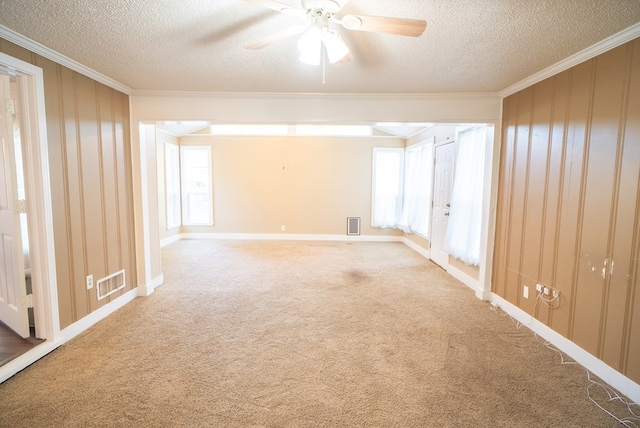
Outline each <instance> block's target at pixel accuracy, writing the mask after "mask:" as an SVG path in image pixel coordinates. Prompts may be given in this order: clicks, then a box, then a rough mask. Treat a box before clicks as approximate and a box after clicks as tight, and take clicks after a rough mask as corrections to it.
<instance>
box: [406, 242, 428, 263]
mask: <svg viewBox="0 0 640 428" xmlns="http://www.w3.org/2000/svg"><path fill="white" fill-rule="evenodd" d="M402 242H403V243H404V244H405V245H406V246H407V247H409V248H411V249H412V250H413V251H415V252H416V253H418V254H420V255H421V256H423V257H424V258H426V259H429V260H431V252H430V251H429V249H428V248H423V247H421V246H420V245H418V244H416V243H415V242H413V241H412V240H410V239H408V238H406V237H403V238H402Z"/></svg>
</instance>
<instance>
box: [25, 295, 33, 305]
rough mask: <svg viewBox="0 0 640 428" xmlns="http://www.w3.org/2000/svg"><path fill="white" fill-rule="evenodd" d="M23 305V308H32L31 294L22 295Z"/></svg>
mask: <svg viewBox="0 0 640 428" xmlns="http://www.w3.org/2000/svg"><path fill="white" fill-rule="evenodd" d="M23 306H24V307H25V308H33V294H27V295H26V296H25V297H24V304H23Z"/></svg>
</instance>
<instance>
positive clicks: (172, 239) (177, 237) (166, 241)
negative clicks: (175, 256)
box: [160, 233, 182, 248]
mask: <svg viewBox="0 0 640 428" xmlns="http://www.w3.org/2000/svg"><path fill="white" fill-rule="evenodd" d="M180 239H182V237H181V235H180V234H179V233H178V234H176V235H171V236H169V237H167V238H164V239H163V240H161V241H160V247H161V248H162V247H165V246H167V245H169V244H172V243H174V242H176V241H179V240H180Z"/></svg>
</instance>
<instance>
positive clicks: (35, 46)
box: [0, 25, 132, 95]
mask: <svg viewBox="0 0 640 428" xmlns="http://www.w3.org/2000/svg"><path fill="white" fill-rule="evenodd" d="M0 38H3V39H5V40H7V41H9V42H11V43H14V44H16V45H18V46H21V47H23V48H25V49H28V50H30V51H31V52H33V53H36V54H38V55H41V56H43V57H45V58H47V59H50V60H51V61H54V62H56V63H58V64H60V65H62V66H64V67H67V68H69V69H71V70H73V71H76V72H78V73H80V74H82V75H84V76H87V77H89V78H91V79H93V80H95V81H96V82H100V83H102V84H103V85H106V86H108V87H110V88H113V89H115V90H116V91H120V92H122V93H125V94H127V95H131V92H132V90H131V88H129V87H128V86H126V85H123V84H122V83H120V82H118V81H116V80H113V79H112V78H110V77H107V76H105V75H104V74H101V73H98V72H97V71H95V70H92V69H91V68H89V67H87V66H85V65H82V64H80V63H79V62H77V61H74V60H72V59H71V58H68V57H66V56H64V55H62V54H60V53H58V52H56V51H54V50H52V49H50V48H48V47H46V46H44V45H42V44H40V43H38V42H36V41H33V40H31V39H28V38H27V37H25V36H23V35H22V34H19V33H16V32H15V31H13V30H11V29H9V28H7V27H5V26H3V25H0Z"/></svg>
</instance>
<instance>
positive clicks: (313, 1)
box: [302, 0, 348, 14]
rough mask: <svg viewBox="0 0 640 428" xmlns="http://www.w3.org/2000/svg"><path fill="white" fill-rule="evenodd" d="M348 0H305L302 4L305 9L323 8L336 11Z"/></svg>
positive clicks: (332, 11)
mask: <svg viewBox="0 0 640 428" xmlns="http://www.w3.org/2000/svg"><path fill="white" fill-rule="evenodd" d="M347 1H348V0H306V1H304V0H303V2H302V5H303V7H304V8H305V9H307V10H313V9H323V10H326V11H328V12H331V13H332V14H333V13H336V12H338V11H339V10H340V9H342V7H343V6H344V5H345V4H347Z"/></svg>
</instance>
